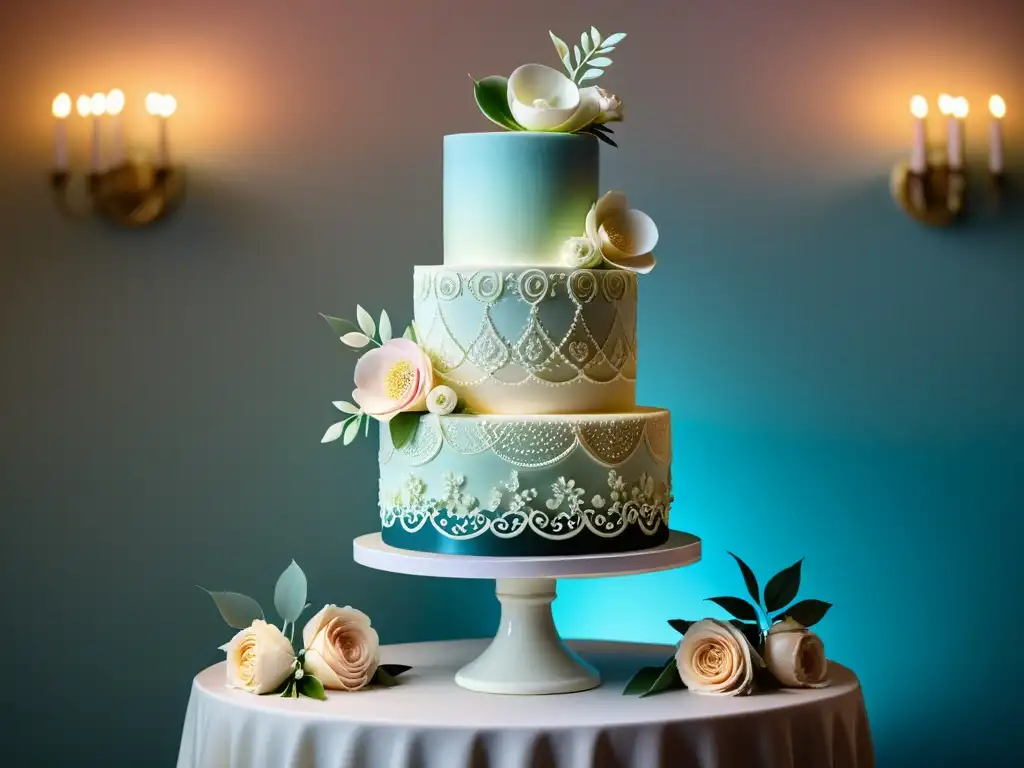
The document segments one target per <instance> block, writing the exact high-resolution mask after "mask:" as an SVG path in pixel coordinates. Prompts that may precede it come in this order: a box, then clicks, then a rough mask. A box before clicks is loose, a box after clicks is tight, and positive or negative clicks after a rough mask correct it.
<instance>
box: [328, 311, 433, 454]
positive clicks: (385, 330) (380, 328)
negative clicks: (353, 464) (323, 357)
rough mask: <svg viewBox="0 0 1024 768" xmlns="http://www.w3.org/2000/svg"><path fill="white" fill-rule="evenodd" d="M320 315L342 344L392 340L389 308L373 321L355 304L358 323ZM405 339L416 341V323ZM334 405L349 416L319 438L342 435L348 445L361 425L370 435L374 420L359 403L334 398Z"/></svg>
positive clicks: (378, 343)
mask: <svg viewBox="0 0 1024 768" xmlns="http://www.w3.org/2000/svg"><path fill="white" fill-rule="evenodd" d="M320 316H321V317H322V318H323V319H324V320H326V321H327V323H328V324H329V325H330V326H331V330H333V331H334V333H335V334H337V336H338V337H339V338H340V339H341V343H342V344H344V345H345V346H347V347H351V348H352V349H364V348H365V347H368V346H370V345H371V344H372V345H373V346H375V347H380V346H381V345H383V344H384V343H385V342H387V341H390V340H391V333H392V330H391V318H390V317H389V316H388V313H387V310H381V313H380V320H379V321H378V322H374V320H373V316H372V315H371V314H370V313H369V312H367V311H366V310H365V309H363V308H362V306H360V305H356V321H357V322H352V321H351V320H343V319H342V318H340V317H331V316H330V315H325V314H323V313H321V315H320ZM402 338H404V339H409V340H410V341H416V331H415V329H414V327H413V325H410V326H408V327H407V328H406V329H405V333H403V334H402ZM333 405H334V407H335V408H337V409H338V410H339V411H341V412H342V413H344V414H345V415H346V418H344V419H342V420H341V421H338V422H335V423H334V424H331V426H329V427H328V428H327V431H326V432H324V436H323V437H322V438H321V439H320V442H321V443H331V442H334V441H335V440H337V439H338V438H339V437H340V438H341V442H342V444H343V445H348V444H349V443H351V442H352V441H353V440H355V439H356V437H358V435H359V429H360V427H362V429H363V435H364V436H369V434H370V421H372V419H371V418H370V417H369V416H368V415H367V414H365V413H363V410H362V409H361V408H360V407H359V406H357V405H355V404H353V403H350V402H348V401H347V400H335V401H334V403H333Z"/></svg>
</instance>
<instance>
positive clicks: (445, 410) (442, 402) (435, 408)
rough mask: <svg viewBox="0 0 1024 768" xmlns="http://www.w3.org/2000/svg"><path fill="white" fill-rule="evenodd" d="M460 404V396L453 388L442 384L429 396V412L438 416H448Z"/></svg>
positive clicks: (431, 391)
mask: <svg viewBox="0 0 1024 768" xmlns="http://www.w3.org/2000/svg"><path fill="white" fill-rule="evenodd" d="M458 404H459V396H458V395H456V394H455V390H454V389H452V388H451V387H448V386H445V385H444V384H440V385H438V386H436V387H434V388H433V389H432V390H430V393H429V394H428V395H427V410H428V411H430V412H431V413H436V414H437V415H438V416H447V415H448V414H449V413H451V412H452V411H454V410H455V406H456V405H458Z"/></svg>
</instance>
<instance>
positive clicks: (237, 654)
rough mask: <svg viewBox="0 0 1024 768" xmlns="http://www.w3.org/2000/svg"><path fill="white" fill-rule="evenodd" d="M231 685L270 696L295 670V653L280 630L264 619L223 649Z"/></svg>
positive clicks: (241, 633) (245, 630)
mask: <svg viewBox="0 0 1024 768" xmlns="http://www.w3.org/2000/svg"><path fill="white" fill-rule="evenodd" d="M224 650H225V651H227V654H228V658H227V662H228V685H230V686H232V687H234V688H241V689H242V690H243V691H249V692H250V693H270V692H271V691H273V690H274V689H276V688H277V687H278V686H279V685H281V683H283V682H284V681H285V680H286V679H287V678H288V676H289V675H291V674H292V672H293V670H294V669H295V651H294V650H293V649H292V644H291V643H290V642H288V638H287V637H285V636H284V635H282V634H281V630H280V629H278V628H277V627H275V626H274V625H273V624H268V623H267V622H265V621H264V620H263V619H256V620H255V621H254V622H253V623H252V626H249V627H246V628H245V629H243V630H240V631H239V632H238V634H236V635H235V636H234V637H233V638H231V641H230V642H229V643H228V644H227V645H226V646H224Z"/></svg>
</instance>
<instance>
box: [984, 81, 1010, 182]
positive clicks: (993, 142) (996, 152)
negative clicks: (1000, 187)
mask: <svg viewBox="0 0 1024 768" xmlns="http://www.w3.org/2000/svg"><path fill="white" fill-rule="evenodd" d="M988 111H989V112H991V113H992V127H991V128H990V133H989V142H988V169H989V170H990V171H991V172H992V173H993V174H994V175H996V176H1000V175H1001V174H1002V173H1003V118H1004V117H1006V102H1005V101H1004V100H1003V97H1002V96H993V97H992V98H990V99H989V100H988Z"/></svg>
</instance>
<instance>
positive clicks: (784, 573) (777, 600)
mask: <svg viewBox="0 0 1024 768" xmlns="http://www.w3.org/2000/svg"><path fill="white" fill-rule="evenodd" d="M803 561H804V560H803V558H800V559H799V560H797V561H796V562H795V563H793V564H792V565H791V566H789V568H784V569H783V570H781V571H779V572H778V573H777V574H775V575H774V576H772V577H771V579H770V580H769V581H768V584H766V585H765V588H764V607H765V608H766V609H767V610H769V611H778V610H781V609H783V608H785V607H786V606H787V605H789V604H790V603H791V602H793V600H794V599H795V598H796V593H797V592H798V591H799V590H800V566H801V564H802V563H803ZM741 618H742V617H741Z"/></svg>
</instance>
